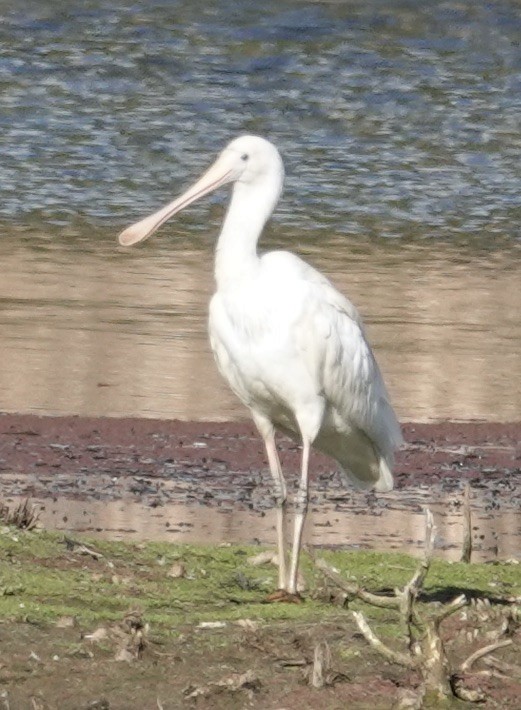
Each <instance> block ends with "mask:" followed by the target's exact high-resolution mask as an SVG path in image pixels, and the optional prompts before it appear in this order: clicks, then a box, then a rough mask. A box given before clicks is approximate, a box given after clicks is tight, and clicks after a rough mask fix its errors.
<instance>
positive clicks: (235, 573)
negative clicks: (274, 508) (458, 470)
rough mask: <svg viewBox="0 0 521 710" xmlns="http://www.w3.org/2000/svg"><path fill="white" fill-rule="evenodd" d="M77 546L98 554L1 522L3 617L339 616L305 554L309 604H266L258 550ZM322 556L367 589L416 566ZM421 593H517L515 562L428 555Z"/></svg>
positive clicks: (389, 585) (271, 583) (361, 555)
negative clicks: (178, 570)
mask: <svg viewBox="0 0 521 710" xmlns="http://www.w3.org/2000/svg"><path fill="white" fill-rule="evenodd" d="M82 542H85V543H86V544H87V545H88V546H90V547H92V548H93V549H94V550H96V551H97V552H99V553H101V555H102V557H100V558H99V559H97V560H95V559H93V558H92V557H90V556H88V555H82V554H80V552H79V550H78V548H74V549H73V550H70V549H67V547H66V546H65V544H64V541H63V535H61V534H57V533H50V532H46V531H33V532H22V531H19V530H14V529H9V528H4V529H3V530H2V531H1V532H0V565H1V566H0V620H12V621H29V622H32V623H37V624H40V623H41V624H45V623H53V622H55V621H56V620H57V619H59V618H60V617H62V616H73V617H75V618H76V619H77V621H78V622H79V623H80V624H88V625H92V624H93V623H98V622H99V623H103V622H106V621H111V620H116V619H121V617H122V615H123V614H124V613H125V612H127V611H128V610H129V609H131V608H136V607H137V608H140V609H141V610H142V611H143V613H144V615H145V618H146V619H147V620H148V621H149V622H150V623H151V624H152V625H153V626H154V628H155V629H156V630H159V631H162V632H165V633H177V632H178V630H179V629H182V627H183V625H185V624H190V625H193V624H197V623H199V622H201V621H220V620H226V621H233V620H237V619H241V618H249V619H255V620H263V621H273V622H275V621H280V620H293V619H294V620H300V621H304V622H305V621H310V622H311V621H318V620H326V619H327V618H329V617H331V618H333V617H335V616H336V617H338V614H339V613H345V612H343V611H342V610H339V608H338V607H334V606H332V605H330V604H327V603H324V602H323V601H320V600H315V599H313V594H314V591H315V590H316V589H317V586H318V585H320V584H321V583H322V581H323V580H322V578H321V575H320V574H319V573H317V571H316V570H315V569H314V568H313V566H312V563H311V561H310V560H309V558H308V557H307V555H304V557H303V566H302V567H303V572H304V576H305V577H306V580H307V582H308V585H309V590H308V592H307V593H306V602H305V603H304V604H300V605H293V604H264V603H263V600H264V598H265V596H266V595H267V593H268V592H270V591H273V589H274V588H275V587H276V579H277V576H276V569H275V567H273V566H262V567H254V566H252V565H250V564H249V563H248V557H249V556H250V555H254V554H257V553H258V552H259V548H258V547H246V546H225V547H216V546H193V545H172V544H168V543H147V544H135V543H123V542H106V541H100V540H82ZM323 556H324V557H325V558H326V559H327V560H328V561H329V562H330V563H331V564H333V565H334V566H335V567H336V568H337V569H339V570H340V571H341V573H342V574H343V575H345V576H346V577H347V578H348V579H350V580H351V581H356V582H357V583H358V584H360V585H362V586H364V587H366V588H367V589H369V590H371V591H380V590H382V589H393V588H394V587H399V586H403V585H404V584H405V583H406V582H407V581H408V579H409V578H410V577H411V574H412V572H413V570H414V569H415V566H416V564H417V561H416V560H415V559H414V558H411V557H409V556H407V555H401V554H394V553H375V552H338V551H336V552H324V553H323ZM175 562H182V563H183V565H184V567H185V569H186V576H185V577H183V578H178V579H173V578H171V577H169V576H168V574H167V573H168V571H169V569H170V568H171V566H172V564H174V563H175ZM425 593H426V597H427V599H428V600H436V599H437V598H439V599H440V600H441V601H446V600H447V599H450V598H452V597H455V596H457V595H458V594H460V593H467V594H469V595H471V596H473V595H477V594H486V595H490V596H496V595H497V596H500V595H505V594H507V595H521V568H520V566H516V565H507V564H497V565H485V564H472V565H464V564H450V563H448V562H444V561H441V560H435V561H434V562H433V564H432V567H431V571H430V573H429V576H428V579H427V583H426V587H425ZM373 611H374V613H373V612H372V614H371V615H372V616H373V618H376V619H377V620H378V614H379V612H381V619H380V620H384V619H387V618H388V617H389V612H388V611H385V610H373ZM388 631H389V632H391V631H392V629H388Z"/></svg>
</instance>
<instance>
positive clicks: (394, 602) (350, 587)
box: [308, 550, 400, 609]
mask: <svg viewBox="0 0 521 710" xmlns="http://www.w3.org/2000/svg"><path fill="white" fill-rule="evenodd" d="M308 552H310V551H309V550H308ZM310 554H311V553H310ZM311 557H312V560H313V562H314V563H315V566H316V567H317V568H318V569H319V570H320V571H321V572H323V574H324V575H325V576H326V577H328V578H329V579H330V580H331V581H332V582H334V583H335V584H336V585H337V587H339V588H340V589H341V590H342V591H344V592H346V593H347V595H348V596H349V597H350V598H351V599H355V598H356V599H361V600H362V601H364V602H366V603H367V604H372V605H373V606H378V607H381V608H383V609H398V607H399V605H400V604H399V600H398V599H396V597H382V596H379V595H377V594H371V592H368V591H366V590H365V589H363V588H362V587H359V586H358V584H351V583H350V582H348V581H347V580H345V579H343V578H342V577H341V576H340V575H339V574H338V572H335V570H334V569H333V568H332V567H330V565H328V563H327V562H326V561H325V560H321V559H318V560H317V559H316V558H315V557H314V555H311Z"/></svg>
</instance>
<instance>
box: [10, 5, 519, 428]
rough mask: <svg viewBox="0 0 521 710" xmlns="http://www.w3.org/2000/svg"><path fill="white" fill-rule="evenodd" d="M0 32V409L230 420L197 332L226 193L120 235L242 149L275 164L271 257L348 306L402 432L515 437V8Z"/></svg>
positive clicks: (76, 9) (178, 9) (111, 23)
mask: <svg viewBox="0 0 521 710" xmlns="http://www.w3.org/2000/svg"><path fill="white" fill-rule="evenodd" d="M0 13H1V16H2V20H3V21H2V23H1V25H0V90H1V96H2V103H1V111H0V124H1V131H0V152H1V155H2V170H1V171H0V233H1V235H2V239H1V242H0V244H1V246H0V248H1V259H2V280H1V283H0V299H1V306H2V309H1V311H0V319H1V327H2V344H1V345H0V348H1V356H2V363H3V366H2V371H1V373H0V409H2V410H4V411H30V412H41V413H66V412H71V413H79V414H111V415H117V414H133V415H138V416H159V417H170V416H174V417H180V418H197V419H205V418H206V419H216V418H238V417H241V416H244V411H243V410H242V409H241V407H240V406H239V405H237V404H236V403H235V402H234V400H233V398H232V397H231V396H230V395H229V394H228V392H227V391H226V389H225V388H224V387H223V386H222V384H221V383H220V381H219V379H218V378H217V375H216V374H215V370H214V367H213V364H212V363H211V358H210V356H209V353H208V346H207V344H206V335H205V319H206V304H207V301H208V298H209V295H210V293H211V288H212V285H211V284H212V276H211V268H210V265H209V264H210V262H211V255H212V249H213V244H214V239H215V235H216V233H217V232H218V225H219V223H220V221H221V218H222V206H223V204H224V203H225V201H226V195H225V194H218V195H216V196H214V197H212V198H209V199H208V200H206V201H205V202H204V203H201V204H199V205H196V206H194V207H192V208H190V210H189V211H188V212H187V213H186V214H183V215H181V216H179V217H178V218H176V221H175V223H174V224H172V225H170V226H169V227H166V228H164V231H163V234H162V237H157V238H155V239H154V240H153V241H152V242H151V243H150V244H147V245H146V246H145V247H144V248H142V249H139V250H135V251H133V252H128V253H126V252H124V251H123V250H121V249H120V248H118V247H116V244H115V238H116V235H117V233H118V232H119V231H120V229H121V228H122V227H123V226H124V225H126V224H128V223H130V222H131V221H134V220H135V219H136V218H137V217H139V216H142V215H144V214H146V213H147V212H149V211H151V210H152V209H155V208H156V207H157V206H159V205H160V204H162V203H163V202H165V201H166V200H169V199H170V198H171V197H172V196H173V195H174V193H177V192H179V191H180V190H181V189H182V188H183V187H184V186H185V185H186V184H187V183H188V182H189V181H191V180H193V179H194V178H195V177H196V176H198V175H199V173H200V172H201V170H202V169H203V168H204V167H206V166H207V164H208V163H209V161H210V159H212V158H213V157H214V155H215V154H216V152H217V151H218V150H220V149H221V148H222V147H223V145H225V144H226V142H227V141H228V140H229V139H230V138H232V137H234V136H235V135H237V134H240V133H242V132H256V133H259V134H262V135H265V136H267V137H269V138H271V139H272V140H273V141H275V142H276V143H277V145H278V146H279V148H280V150H281V152H282V154H283V156H284V159H285V163H286V167H287V181H286V191H285V195H284V199H283V201H282V202H281V204H280V206H279V207H278V209H277V212H276V215H275V218H274V222H273V223H272V225H271V226H270V228H269V229H268V230H267V234H266V236H265V239H264V242H263V244H264V246H265V247H267V248H269V247H274V246H280V245H283V246H285V247H287V248H290V249H293V250H295V251H298V252H299V253H300V254H301V255H303V256H304V257H305V258H307V259H308V260H310V261H311V262H312V263H314V264H315V265H316V266H317V267H319V268H321V269H323V270H324V271H325V272H326V273H328V274H329V275H330V276H331V277H332V278H333V280H334V281H335V282H336V283H337V284H338V286H339V287H340V288H342V289H343V290H344V291H345V292H346V293H348V294H349V296H350V297H351V299H352V300H353V301H354V302H355V303H356V304H357V305H358V307H359V308H360V310H361V312H362V313H363V315H364V317H365V319H366V321H367V323H368V327H369V332H370V335H371V338H372V341H373V343H374V345H375V348H376V350H377V352H378V356H379V359H380V360H381V362H382V366H383V369H384V371H385V374H386V378H387V379H388V381H389V383H390V388H391V390H392V393H393V398H394V400H395V402H396V405H397V408H398V411H399V413H400V416H402V417H403V418H409V419H432V418H440V417H456V418H474V417H486V418H493V419H512V418H519V414H520V412H521V406H520V405H521V392H520V387H519V382H520V377H519V374H520V369H521V365H520V358H519V347H520V343H521V330H520V325H519V317H518V313H519V306H520V299H521V288H520V283H521V279H520V264H521V258H520V243H521V242H520V239H519V217H520V214H521V212H520V207H521V197H520V195H521V189H520V188H521V174H520V168H519V150H520V148H521V138H520V133H519V116H520V115H521V92H520V89H521V47H520V43H519V37H520V36H521V33H520V30H521V10H520V8H519V5H518V4H517V3H515V2H512V3H509V2H497V3H484V2H478V3H476V2H470V1H469V2H457V3H456V2H434V3H429V4H428V6H422V5H418V3H416V2H398V3H393V4H392V6H389V4H388V3H383V2H378V1H373V2H363V3H362V2H347V3H331V2H314V3H305V2H296V1H291V0H282V2H281V1H280V0H278V1H277V2H270V1H269V0H268V2H266V3H263V4H262V6H259V7H255V6H254V5H253V4H252V3H245V2H244V3H237V2H219V3H211V2H210V3H208V2H204V3H203V2H190V3H189V2H160V1H158V2H151V3H146V4H144V3H143V4H142V3H127V2H118V3H113V2H110V3H109V2H107V1H106V0H91V1H90V2H81V3H79V2H76V3H75V2H72V3H67V4H61V3H60V4H57V3H54V2H53V3H51V2H45V1H41V2H38V3H28V4H27V5H24V7H23V9H22V8H17V7H16V6H14V5H13V4H12V3H6V2H0Z"/></svg>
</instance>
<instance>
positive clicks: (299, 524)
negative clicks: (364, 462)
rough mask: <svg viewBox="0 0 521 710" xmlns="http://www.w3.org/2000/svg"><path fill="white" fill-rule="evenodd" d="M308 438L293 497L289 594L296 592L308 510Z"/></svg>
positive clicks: (304, 440)
mask: <svg viewBox="0 0 521 710" xmlns="http://www.w3.org/2000/svg"><path fill="white" fill-rule="evenodd" d="M310 448H311V447H310V443H309V440H308V439H307V438H306V437H304V439H303V445H302V469H301V473H300V484H299V487H298V491H297V495H296V497H295V526H294V530H293V547H292V549H291V567H290V572H289V580H288V585H287V587H286V589H287V591H288V592H289V594H297V574H298V562H299V556H300V548H301V546H302V533H303V531H304V522H305V520H306V513H307V510H308V498H309V492H308V469H309V451H310Z"/></svg>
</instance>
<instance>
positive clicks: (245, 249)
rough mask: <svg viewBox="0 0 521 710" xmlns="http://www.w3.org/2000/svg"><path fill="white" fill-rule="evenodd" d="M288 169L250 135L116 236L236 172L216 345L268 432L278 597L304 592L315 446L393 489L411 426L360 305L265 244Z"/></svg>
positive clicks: (363, 479)
mask: <svg viewBox="0 0 521 710" xmlns="http://www.w3.org/2000/svg"><path fill="white" fill-rule="evenodd" d="M283 180H284V166H283V163H282V159H281V157H280V154H279V152H278V150H277V149H276V148H275V146H274V145H272V144H271V143H270V142H269V141H267V140H265V139H264V138H260V137H258V136H241V137H239V138H236V139H235V140H233V141H232V142H231V143H230V144H229V145H228V146H227V147H226V148H225V149H224V150H223V151H222V153H221V154H220V155H219V156H218V158H217V160H216V161H215V162H214V163H213V165H212V166H211V167H210V168H209V169H208V170H207V171H206V172H205V173H204V174H203V176H202V177H201V178H200V179H199V180H198V181H197V182H196V183H195V184H194V185H193V186H192V187H190V188H189V189H188V190H186V192H184V193H183V194H182V195H181V196H180V197H178V198H177V199H176V200H174V201H173V202H171V203H169V204H168V205H166V206H165V207H163V208H162V209H160V210H159V211H157V212H155V213H154V214H152V215H150V216H148V217H146V218H145V219H142V220H141V221H139V222H137V223H136V224H133V225H132V226H130V227H128V228H127V229H125V231H123V232H122V233H121V234H120V236H119V242H120V244H122V245H124V246H129V245H131V244H135V243H136V242H139V241H142V240H143V239H146V238H147V237H149V236H150V235H151V234H152V233H153V232H155V231H156V230H157V229H158V228H159V227H160V226H161V225H162V224H163V223H164V222H166V220H168V219H169V218H170V217H172V216H173V215H175V214H176V213H177V212H179V211H180V210H182V209H184V208H185V207H188V205H190V204H191V203H192V202H194V201H195V200H198V199H199V198H200V197H203V195H206V194H207V193H209V192H211V191H212V190H216V189H217V188H218V187H221V186H222V185H224V184H226V183H233V190H232V196H231V201H230V204H229V207H228V211H227V213H226V217H225V219H224V223H223V226H222V229H221V233H220V235H219V238H218V241H217V248H216V254H215V281H216V285H217V288H216V292H215V294H214V296H213V298H212V300H211V303H210V317H209V332H210V344H211V347H212V350H213V354H214V356H215V360H216V363H217V366H218V368H219V370H220V372H221V374H222V375H223V376H224V378H225V379H226V380H227V382H228V384H229V385H230V387H231V389H232V390H233V392H234V393H235V394H236V395H237V396H238V398H239V399H240V400H241V401H242V402H243V403H244V404H245V405H246V407H248V408H249V410H250V412H251V416H252V418H253V421H254V422H255V424H256V426H257V429H258V430H259V433H260V434H261V436H262V438H263V439H264V444H265V447H266V454H267V459H268V463H269V468H270V471H271V475H272V477H273V482H274V497H275V500H276V509H277V518H276V520H277V525H276V529H277V542H278V567H279V569H278V573H279V576H278V584H279V590H280V595H279V596H280V598H284V597H286V598H287V599H288V600H290V599H296V598H298V591H297V576H298V567H299V556H300V549H301V546H302V533H303V528H304V521H305V517H306V512H307V508H308V499H309V456H310V448H311V446H314V447H315V448H316V449H318V450H319V451H322V452H323V453H325V454H328V455H329V456H331V457H333V458H334V459H336V461H337V462H338V463H339V464H340V467H341V470H342V472H343V474H344V478H346V479H349V480H350V481H351V482H352V483H353V484H354V485H355V486H357V487H359V488H374V489H376V490H378V491H389V490H390V489H391V488H392V486H393V477H392V466H393V459H394V451H395V450H396V449H397V448H398V447H399V446H400V444H401V442H402V437H401V432H400V426H399V424H398V421H397V418H396V416H395V413H394V411H393V408H392V406H391V404H390V401H389V396H388V394H387V390H386V388H385V384H384V381H383V378H382V375H381V373H380V370H379V368H378V365H377V363H376V360H375V358H374V355H373V353H372V350H371V347H370V346H369V344H368V342H367V339H366V336H365V333H364V328H363V325H362V321H361V318H360V316H359V314H358V312H357V310H356V308H355V307H354V306H353V305H352V303H351V302H350V301H349V300H348V299H347V298H345V297H344V296H343V295H342V294H341V293H339V291H337V290H336V289H335V287H334V286H333V285H332V284H331V282H330V281H329V280H328V279H327V278H326V277H325V276H323V275H322V274H321V273H320V272H318V271H316V270H315V269H314V268H312V267H311V266H309V265H308V264H307V263H306V262H305V261H303V260H302V259H300V258H299V257H298V256H295V255H294V254H292V253H291V252H287V251H272V252H268V253H265V254H262V255H259V254H258V253H257V242H258V239H259V237H260V234H261V232H262V229H263V227H264V225H265V223H266V222H267V220H268V219H269V217H270V216H271V214H272V212H273V210H274V208H275V205H276V204H277V202H278V200H279V197H280V193H281V190H282V184H283ZM277 429H278V430H281V431H282V432H285V433H287V434H289V435H290V436H292V437H294V438H297V439H299V440H300V441H301V443H302V461H301V473H300V483H299V486H298V490H297V492H296V494H295V500H294V510H295V515H294V529H293V544H292V549H291V557H290V560H289V568H288V566H287V563H288V560H287V558H286V544H285V516H286V507H287V489H286V483H285V480H284V476H283V474H282V469H281V465H280V460H279V456H278V453H277V448H276V443H275V431H276V430H277Z"/></svg>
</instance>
